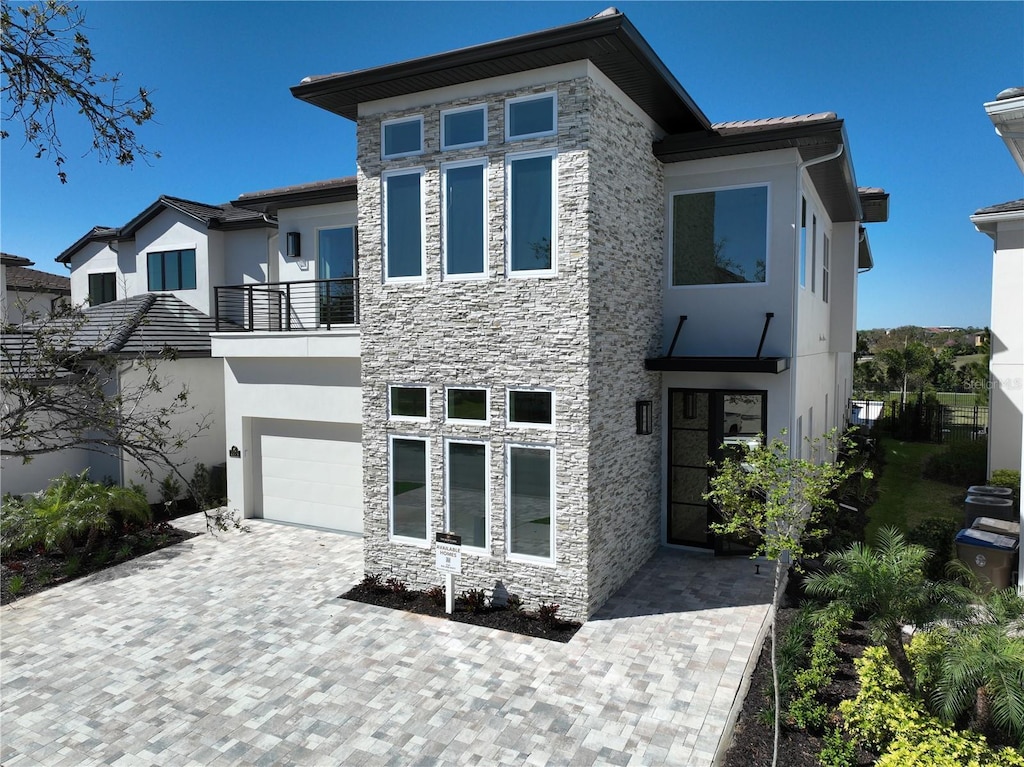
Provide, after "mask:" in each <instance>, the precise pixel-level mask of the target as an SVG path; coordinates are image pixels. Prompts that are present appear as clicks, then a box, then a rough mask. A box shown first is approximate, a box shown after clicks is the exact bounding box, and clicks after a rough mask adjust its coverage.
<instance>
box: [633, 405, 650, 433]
mask: <svg viewBox="0 0 1024 767" xmlns="http://www.w3.org/2000/svg"><path fill="white" fill-rule="evenodd" d="M653 431H654V403H653V402H652V401H651V400H649V399H640V400H637V401H636V433H637V434H651V433H652V432H653Z"/></svg>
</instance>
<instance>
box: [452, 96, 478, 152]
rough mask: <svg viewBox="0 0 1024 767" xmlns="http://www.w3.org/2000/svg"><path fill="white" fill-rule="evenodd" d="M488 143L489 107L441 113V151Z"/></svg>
mask: <svg viewBox="0 0 1024 767" xmlns="http://www.w3.org/2000/svg"><path fill="white" fill-rule="evenodd" d="M486 143H487V106H486V105H485V104H480V105H478V106H472V107H460V108H458V109H446V110H444V111H442V112H441V149H442V150H447V149H463V148H466V147H474V146H483V145H484V144H486Z"/></svg>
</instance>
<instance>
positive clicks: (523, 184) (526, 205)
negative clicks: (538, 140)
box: [505, 152, 556, 275]
mask: <svg viewBox="0 0 1024 767" xmlns="http://www.w3.org/2000/svg"><path fill="white" fill-rule="evenodd" d="M505 164H506V167H507V168H508V182H507V183H508V248H509V258H508V260H509V272H510V273H511V274H517V273H518V274H521V275H530V274H541V275H543V274H554V271H555V252H554V243H555V206H556V199H555V178H556V174H555V153H554V152H533V153H530V154H523V155H510V156H509V157H508V158H506V163H505Z"/></svg>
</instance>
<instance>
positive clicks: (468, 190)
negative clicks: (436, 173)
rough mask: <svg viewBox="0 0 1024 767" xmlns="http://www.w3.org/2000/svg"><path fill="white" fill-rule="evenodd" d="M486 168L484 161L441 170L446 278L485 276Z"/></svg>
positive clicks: (453, 164) (454, 165) (460, 164)
mask: <svg viewBox="0 0 1024 767" xmlns="http://www.w3.org/2000/svg"><path fill="white" fill-rule="evenodd" d="M486 168H487V163H486V161H484V160H473V161H469V162H465V163H452V164H450V165H444V166H442V168H441V178H442V181H441V189H442V195H443V199H442V201H441V202H442V216H443V220H442V226H443V227H444V273H445V275H446V276H454V277H483V276H486V263H485V259H484V252H485V244H484V221H485V219H486V191H485V183H484V179H485V176H486V174H485V170H486Z"/></svg>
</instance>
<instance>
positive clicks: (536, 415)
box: [506, 389, 555, 429]
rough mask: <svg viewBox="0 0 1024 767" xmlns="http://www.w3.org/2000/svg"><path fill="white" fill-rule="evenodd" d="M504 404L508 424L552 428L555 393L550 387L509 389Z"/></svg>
mask: <svg viewBox="0 0 1024 767" xmlns="http://www.w3.org/2000/svg"><path fill="white" fill-rule="evenodd" d="M506 406H507V409H506V412H507V413H508V423H509V425H510V426H532V427H534V428H540V429H551V428H554V425H555V393H554V392H553V391H551V390H550V389H509V390H508V402H507V403H506Z"/></svg>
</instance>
